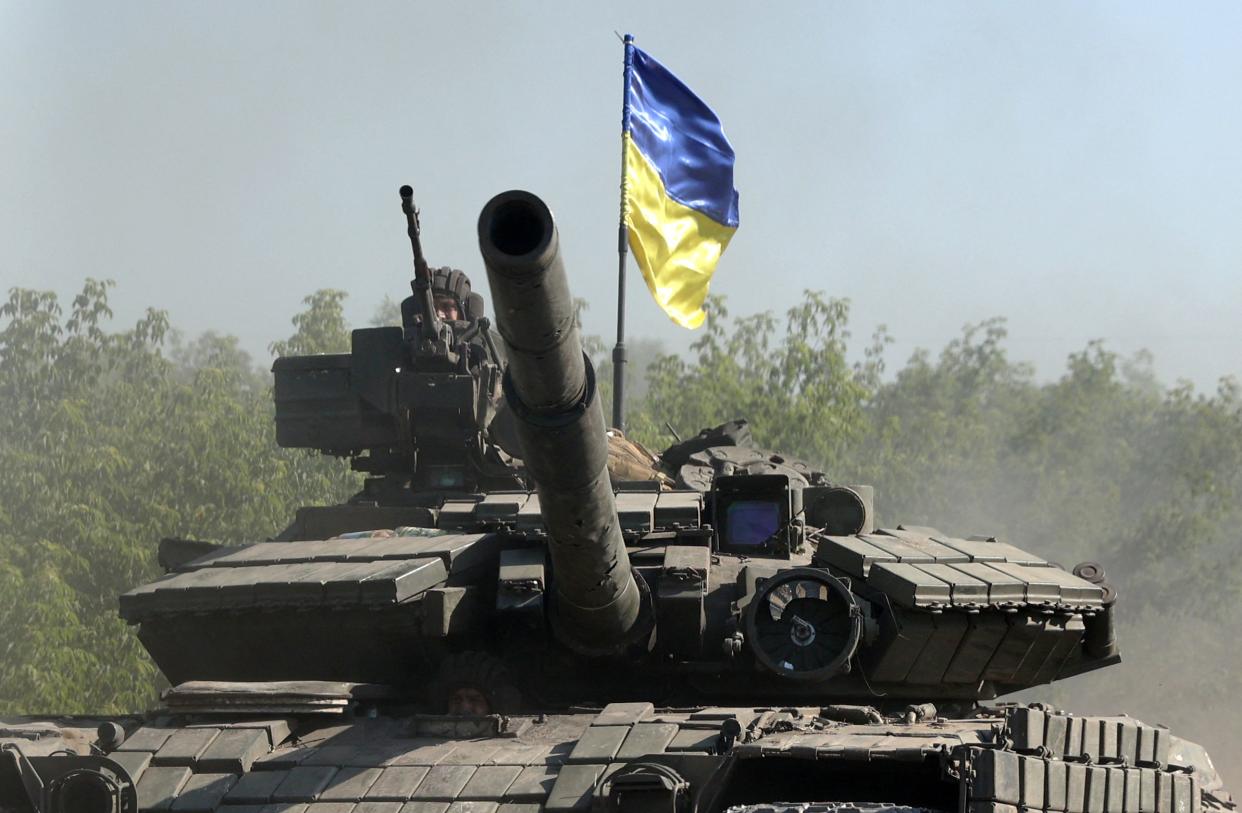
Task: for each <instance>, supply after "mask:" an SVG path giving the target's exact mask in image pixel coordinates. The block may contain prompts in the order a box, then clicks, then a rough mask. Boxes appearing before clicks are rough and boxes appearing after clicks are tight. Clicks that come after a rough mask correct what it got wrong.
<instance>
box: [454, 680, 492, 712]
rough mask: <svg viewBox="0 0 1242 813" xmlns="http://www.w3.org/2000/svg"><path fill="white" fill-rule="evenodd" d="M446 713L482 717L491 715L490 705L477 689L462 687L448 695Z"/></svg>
mask: <svg viewBox="0 0 1242 813" xmlns="http://www.w3.org/2000/svg"><path fill="white" fill-rule="evenodd" d="M448 713H449V714H457V715H462V716H476V717H482V716H484V715H486V714H491V713H492V708H491V704H490V703H488V702H487V698H486V697H484V696H483V692H481V691H479V690H478V689H475V688H471V687H468V686H463V687H461V688H459V689H454V690H453V693H452V694H450V695H449V702H448Z"/></svg>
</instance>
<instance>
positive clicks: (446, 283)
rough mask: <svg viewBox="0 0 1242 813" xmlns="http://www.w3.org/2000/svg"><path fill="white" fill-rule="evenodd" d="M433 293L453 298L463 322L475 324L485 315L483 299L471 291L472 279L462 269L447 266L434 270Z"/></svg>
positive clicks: (432, 279) (432, 277)
mask: <svg viewBox="0 0 1242 813" xmlns="http://www.w3.org/2000/svg"><path fill="white" fill-rule="evenodd" d="M431 292H432V293H433V294H435V295H436V296H447V297H451V298H452V299H453V300H454V301H455V302H456V303H457V312H458V313H459V314H460V315H461V320H462V321H465V322H473V321H474V320H475V319H478V318H479V317H481V316H482V315H483V297H481V296H479V295H478V294H476V293H473V292H472V291H471V290H470V277H468V276H466V272H464V271H462V270H460V269H457V268H450V267H449V266H447V265H446V266H444V267H442V268H434V269H432V271H431Z"/></svg>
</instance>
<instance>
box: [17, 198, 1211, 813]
mask: <svg viewBox="0 0 1242 813" xmlns="http://www.w3.org/2000/svg"><path fill="white" fill-rule="evenodd" d="M402 198H403V210H404V212H405V215H406V218H407V225H408V228H409V233H410V237H411V238H412V240H413V246H414V254H415V279H414V282H413V283H412V295H411V297H410V298H409V299H407V300H406V301H405V303H403V306H402V314H403V325H402V327H400V328H397V327H393V328H368V329H363V330H356V331H354V333H353V339H352V350H351V352H350V353H348V354H338V355H325V356H307V357H293V358H282V359H278V360H277V361H276V363H275V365H274V373H275V389H274V392H275V397H276V403H277V411H276V421H277V438H278V441H279V442H280V443H281V444H282V445H284V446H288V447H295V448H309V449H316V450H319V451H322V452H325V453H328V454H336V455H343V456H347V457H349V458H350V459H351V461H352V464H353V466H354V468H355V469H357V470H358V471H361V472H364V473H366V474H367V475H368V476H367V478H366V480H365V483H364V485H363V487H362V490H361V491H360V492H359V493H358V494H357V495H355V496H354V497H353V498H352V499H350V500H349V501H348V502H347V503H345V504H342V505H336V506H308V507H305V508H303V509H301V510H299V511H298V513H297V516H296V517H294V518H293V519H292V521H291V523H290V525H289V527H288V528H286V529H285V530H284V531H283V532H281V533H280V534H279V535H278V536H277V537H275V538H273V539H270V540H267V541H257V542H255V543H254V544H250V545H244V546H221V545H215V544H211V543H208V542H201V541H192V540H164V541H163V542H161V543H160V562H161V564H162V565H163V566H164V568H165V570H166V574H165V575H164V576H162V577H161V578H159V579H157V580H156V581H154V582H152V583H150V584H146V585H141V586H138V587H135V588H134V589H133V590H130V591H129V592H127V593H125V594H124V595H123V596H121V597H120V613H121V615H122V617H123V618H124V619H125V620H126V621H127V622H129V623H130V624H131V625H133V626H134V627H135V628H136V631H137V635H138V637H139V639H140V640H141V641H142V643H143V644H144V645H145V647H146V648H147V650H148V651H149V652H150V654H151V657H152V658H153V659H154V661H155V663H156V664H158V666H159V668H160V669H161V671H162V673H163V675H164V676H165V677H166V678H167V680H168V683H169V688H168V689H167V690H166V691H165V692H164V693H163V695H162V699H161V706H160V707H159V708H157V709H155V710H153V711H151V712H148V713H146V714H142V715H132V716H128V717H120V718H115V719H98V720H95V719H91V720H87V719H82V718H73V719H65V720H59V721H56V722H55V723H47V722H43V723H38V724H36V723H33V722H29V721H26V722H23V721H9V722H8V723H6V724H5V727H4V728H3V729H0V811H4V813H10V812H15V811H22V813H34V812H35V811H37V812H38V813H53V812H55V813H122V811H123V812H124V813H133V812H134V811H156V810H159V811H164V810H171V811H187V812H189V813H208V812H209V811H219V812H220V813H277V811H287V812H288V813H347V812H349V813H568V811H586V810H595V811H617V812H618V813H644V812H646V811H650V812H651V813H656V811H661V812H662V813H699V812H700V811H701V812H702V813H726V812H727V813H761V812H762V813H795V812H796V813H811V812H812V811H814V812H815V813H819V812H820V811H824V812H827V811H842V812H843V813H845V812H846V811H848V812H849V813H887V812H888V811H894V812H897V811H937V812H938V813H1018V811H1050V812H1052V813H1204V812H1205V811H1215V810H1226V809H1233V802H1232V800H1231V797H1230V795H1229V794H1228V792H1227V791H1226V790H1225V789H1224V787H1223V786H1222V783H1221V780H1220V778H1219V776H1218V775H1217V774H1216V772H1215V771H1214V769H1213V767H1212V764H1211V761H1210V760H1209V758H1208V756H1207V754H1206V753H1205V752H1204V750H1203V749H1202V748H1200V747H1199V746H1197V745H1195V744H1194V743H1191V742H1188V741H1186V740H1184V739H1182V738H1180V737H1178V736H1177V735H1176V734H1174V733H1173V732H1171V731H1169V730H1168V729H1166V728H1163V727H1160V726H1154V725H1147V724H1145V723H1142V722H1140V721H1138V720H1135V719H1133V718H1130V717H1127V716H1124V715H1119V716H1081V715H1075V714H1070V713H1067V712H1063V711H1059V710H1057V709H1055V708H1053V707H1051V706H1049V705H1046V704H1041V703H1029V702H1024V703H1017V702H1006V701H1004V700H1001V699H999V698H1003V697H1005V696H1006V695H1011V694H1013V693H1016V692H1019V691H1023V690H1028V689H1032V688H1033V687H1038V686H1042V685H1046V684H1050V683H1053V682H1054V681H1057V680H1061V679H1064V678H1069V677H1072V676H1074V675H1078V674H1081V673H1084V672H1088V671H1092V670H1096V669H1101V668H1104V667H1107V666H1111V665H1113V664H1116V663H1118V661H1119V660H1120V656H1119V651H1118V645H1117V642H1116V640H1115V636H1114V632H1113V618H1114V613H1115V611H1116V608H1117V606H1118V605H1117V604H1116V599H1117V591H1116V589H1115V588H1114V587H1113V586H1112V585H1110V584H1109V583H1108V581H1107V579H1106V576H1105V573H1104V570H1103V568H1101V567H1100V566H1099V565H1098V564H1095V563H1090V562H1088V563H1083V564H1080V565H1078V566H1077V567H1074V568H1073V569H1072V570H1067V569H1064V568H1062V567H1061V566H1059V565H1057V564H1055V563H1052V562H1049V561H1046V560H1044V559H1043V558H1041V557H1040V556H1039V555H1038V554H1037V553H1034V552H1030V551H1028V550H1027V549H1025V548H1022V547H1018V546H1017V545H1016V544H1012V543H1009V542H1005V541H1001V540H998V539H996V538H993V537H991V536H987V535H982V536H960V535H954V534H951V533H944V532H941V531H939V530H937V529H935V528H931V527H925V526H914V525H897V526H896V527H893V528H877V527H875V519H874V516H875V512H874V505H875V500H876V495H875V494H874V491H873V489H871V488H870V487H868V486H865V485H858V484H848V483H837V482H832V481H830V479H829V476H828V475H827V474H826V473H824V472H820V471H817V470H815V469H814V468H813V467H811V466H808V465H806V464H805V463H803V462H800V461H798V460H795V459H792V458H789V457H786V456H783V455H779V454H775V453H772V452H768V451H765V450H762V449H759V448H757V447H756V446H755V445H754V444H753V443H752V442H751V439H750V433H749V427H748V426H747V425H746V423H745V421H740V420H739V421H733V422H730V423H727V424H723V425H721V426H718V427H714V428H710V429H706V430H704V431H703V432H702V433H700V434H699V435H698V436H697V437H694V438H689V439H687V440H685V441H682V442H679V443H677V444H675V445H674V446H672V447H670V448H669V449H667V450H665V451H664V452H663V454H662V455H660V456H659V459H658V460H655V461H652V463H651V467H650V468H651V471H650V472H648V474H649V475H650V476H644V477H639V478H638V479H634V478H633V474H634V470H635V469H634V467H633V466H631V467H629V468H625V469H624V471H625V472H628V474H629V476H622V475H621V474H620V472H621V471H622V470H623V469H622V468H621V467H616V466H611V465H610V460H611V459H612V458H613V457H614V456H615V455H614V452H615V448H614V447H615V444H616V442H617V439H616V438H615V437H613V438H610V437H609V436H608V433H607V431H606V424H605V421H604V415H603V411H602V407H601V403H600V398H599V394H598V389H597V386H596V381H595V372H594V370H593V368H592V365H591V362H590V359H589V358H588V357H587V356H586V355H585V354H584V353H583V351H582V346H581V341H580V337H579V335H578V328H577V325H576V321H575V314H574V309H573V299H572V296H571V294H570V288H569V282H568V277H567V274H566V270H565V267H564V265H563V263H562V260H561V255H560V248H559V240H558V235H557V230H556V226H555V224H554V221H553V218H552V215H551V212H550V211H549V209H548V207H547V206H546V205H545V204H544V203H543V202H542V201H541V200H540V199H539V198H537V197H535V196H534V195H532V194H530V193H527V192H520V191H512V192H506V193H503V194H501V195H498V196H497V197H495V198H493V199H492V200H491V201H490V202H489V203H488V204H487V205H486V206H485V207H484V208H483V210H482V213H481V215H480V218H479V223H478V236H479V246H480V251H481V254H482V259H483V265H484V266H485V268H486V271H487V279H488V282H489V284H490V289H491V296H492V298H493V301H494V305H495V313H496V321H495V326H494V327H493V325H492V324H491V322H490V321H489V320H488V319H487V318H486V317H485V316H484V315H483V302H482V300H481V298H479V297H478V296H477V295H475V294H469V295H468V296H466V295H464V291H465V290H468V286H467V288H466V289H462V291H463V296H462V297H461V300H462V301H459V302H458V303H457V304H458V305H460V306H461V307H460V310H459V311H458V310H454V311H453V314H454V315H455V316H456V317H458V318H455V319H454V318H448V317H444V316H441V315H439V314H438V312H437V311H436V309H435V307H436V306H435V305H434V303H433V296H432V290H433V286H434V284H435V282H434V281H435V279H436V273H438V272H437V271H435V270H433V269H430V268H429V267H428V266H427V264H426V262H425V261H424V260H423V258H422V251H421V243H420V240H419V231H418V223H417V211H416V210H415V209H414V207H413V204H412V192H410V191H409V189H408V187H406V188H403V189H402ZM446 278H452V279H458V283H459V282H460V279H459V278H454V277H452V275H451V274H447V275H446ZM458 283H454V284H455V285H457V284H458ZM458 287H459V288H460V285H459V286H458ZM638 468H639V470H640V473H642V472H641V468H642V467H641V466H639V467H638Z"/></svg>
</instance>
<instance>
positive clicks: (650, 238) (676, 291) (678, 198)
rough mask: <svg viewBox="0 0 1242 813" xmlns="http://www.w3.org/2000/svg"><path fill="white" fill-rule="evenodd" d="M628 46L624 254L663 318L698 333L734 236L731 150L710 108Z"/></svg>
mask: <svg viewBox="0 0 1242 813" xmlns="http://www.w3.org/2000/svg"><path fill="white" fill-rule="evenodd" d="M626 45H627V50H628V51H630V53H628V54H627V57H629V59H627V60H626V68H627V70H626V110H625V115H624V128H625V131H624V144H625V183H624V189H625V225H626V229H627V231H628V232H629V245H630V250H631V251H633V252H634V257H635V259H637V260H638V266H639V268H640V269H642V272H643V279H645V280H646V281H647V287H648V288H650V289H651V295H652V296H654V297H655V300H656V302H657V303H659V305H660V307H661V308H663V309H664V312H665V313H667V314H668V315H669V317H670V318H672V320H673V321H674V322H676V323H677V324H679V325H681V326H682V327H687V328H696V327H698V326H699V325H701V324H703V300H704V299H705V298H706V297H707V285H708V282H709V281H710V280H711V278H712V273H713V272H714V271H715V270H716V263H717V262H718V261H719V260H720V255H721V253H722V252H723V251H724V250H725V247H726V246H728V245H729V240H731V239H732V238H733V233H734V232H736V231H737V224H738V216H737V200H738V196H737V190H736V189H734V188H733V147H731V146H730V145H729V140H728V139H727V138H725V134H724V131H723V130H722V129H721V126H720V119H718V118H716V114H715V113H713V112H712V111H711V108H709V107H708V106H707V105H705V104H704V103H703V101H702V100H701V99H699V97H698V96H695V95H694V93H693V92H691V90H690V89H689V88H688V87H686V86H685V85H684V84H682V82H681V80H679V79H678V78H677V77H676V76H673V74H671V73H669V71H668V69H666V68H665V67H664V66H663V65H661V64H660V63H659V62H656V61H655V60H654V59H652V58H651V57H650V56H649V55H648V54H647V53H645V52H644V51H642V50H641V49H639V48H637V47H635V46H634V45H633V44H631V43H629V42H627V43H626Z"/></svg>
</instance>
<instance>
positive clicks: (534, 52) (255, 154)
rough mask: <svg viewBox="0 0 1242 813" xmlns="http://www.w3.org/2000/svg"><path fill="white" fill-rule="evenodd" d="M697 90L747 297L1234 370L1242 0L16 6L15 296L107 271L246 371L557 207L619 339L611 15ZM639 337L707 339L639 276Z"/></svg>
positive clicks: (1057, 368) (633, 306) (140, 302)
mask: <svg viewBox="0 0 1242 813" xmlns="http://www.w3.org/2000/svg"><path fill="white" fill-rule="evenodd" d="M626 32H628V33H632V34H634V36H635V37H636V41H637V44H638V45H639V46H640V47H643V48H644V49H645V50H647V51H648V52H649V53H651V54H652V55H653V56H655V57H656V58H657V59H659V60H660V61H662V62H663V63H664V64H665V65H666V66H667V67H669V68H670V69H671V70H672V71H673V72H674V73H676V74H677V75H678V76H679V77H680V78H681V79H682V80H683V81H685V82H686V83H687V84H688V85H689V86H690V87H692V88H693V89H694V90H695V91H696V92H697V93H698V94H699V95H700V96H701V97H702V98H703V99H704V100H706V101H707V102H708V104H710V105H711V106H712V107H713V108H714V109H715V110H716V112H717V114H718V115H719V116H720V118H721V120H722V121H723V123H724V128H725V132H726V133H727V135H728V136H729V138H730V140H731V142H732V144H733V146H734V149H735V151H736V153H737V166H736V183H737V188H738V190H739V192H740V195H741V205H740V212H741V226H740V228H739V230H738V233H737V236H736V237H735V238H734V240H733V243H732V245H731V246H730V248H729V249H728V251H727V252H726V254H725V256H724V258H723V259H722V261H721V263H720V266H719V269H718V271H717V274H716V277H715V279H714V280H713V284H712V290H713V292H715V293H719V294H723V295H725V296H726V297H727V301H728V303H729V307H730V310H731V311H733V312H734V313H750V312H754V311H758V310H774V311H782V310H784V309H785V308H787V307H788V306H789V305H790V304H791V303H792V302H793V301H795V300H796V299H797V298H798V296H799V293H800V292H801V291H802V290H803V289H806V288H810V289H816V290H822V291H824V292H826V293H828V294H830V295H833V296H840V297H848V298H849V299H850V300H851V302H852V305H853V310H852V320H851V325H852V330H853V334H854V338H855V344H856V345H857V346H858V347H861V346H862V345H863V344H864V343H865V341H866V339H867V337H869V336H870V334H871V333H872V331H873V330H874V329H875V328H876V326H878V325H881V324H883V325H887V327H888V330H889V332H890V333H891V334H892V336H893V337H894V338H895V342H894V344H893V345H891V346H890V349H889V352H888V362H889V366H890V369H892V368H894V367H900V366H901V364H902V363H903V362H904V361H905V359H906V358H908V357H909V355H910V354H911V352H913V351H914V350H915V349H916V348H918V347H924V348H928V349H930V350H931V351H932V352H933V353H934V352H937V351H938V350H939V349H940V348H941V347H943V346H944V345H945V344H946V343H947V342H948V341H949V340H951V339H952V338H954V337H955V336H957V335H959V334H960V331H961V328H962V326H963V325H965V324H967V323H975V322H979V321H982V320H984V319H987V318H989V317H993V316H1004V317H1006V318H1007V319H1008V324H1009V329H1010V340H1009V347H1010V350H1011V354H1012V355H1013V356H1014V357H1016V358H1018V359H1022V360H1027V361H1030V362H1032V363H1033V364H1034V365H1035V367H1036V370H1037V371H1038V374H1039V375H1040V377H1041V378H1045V379H1047V378H1054V377H1056V376H1058V375H1060V373H1061V372H1062V371H1063V370H1064V365H1065V359H1066V357H1067V356H1068V354H1070V353H1072V352H1075V351H1077V350H1081V349H1082V348H1083V347H1084V346H1085V345H1086V343H1087V342H1088V341H1089V340H1092V339H1103V340H1104V341H1105V343H1106V346H1107V347H1109V348H1111V349H1113V350H1115V351H1117V352H1119V353H1122V354H1126V355H1128V354H1131V353H1134V352H1136V351H1138V350H1140V349H1143V348H1146V349H1149V350H1150V351H1151V352H1152V353H1153V354H1154V356H1155V367H1156V370H1157V372H1158V374H1159V375H1160V376H1161V377H1162V378H1163V379H1164V380H1166V381H1168V382H1172V381H1174V380H1177V379H1186V380H1189V381H1191V382H1193V383H1194V384H1195V385H1197V386H1198V387H1199V388H1202V389H1207V390H1211V389H1213V388H1214V387H1215V383H1216V381H1217V379H1218V378H1219V377H1220V376H1223V375H1238V376H1242V352H1240V350H1239V348H1240V347H1242V319H1240V318H1239V315H1240V314H1242V273H1240V271H1242V228H1239V224H1238V220H1239V215H1240V213H1242V157H1240V150H1242V82H1240V81H1239V77H1240V76H1242V48H1239V47H1238V43H1239V42H1240V41H1242V5H1240V4H1237V3H1226V2H1221V3H1192V4H1161V5H1157V4H1149V3H1122V2H1118V3H1093V2H1044V3H1028V4H1018V3H986V2H974V3H962V2H943V3H935V4H929V3H914V2H909V3H887V2H849V3H845V2H803V3H795V2H790V3H782V4H762V5H761V4H756V3H753V2H751V3H742V2H727V1H726V0H721V1H720V2H714V3H684V4H672V3H667V2H627V3H615V4H603V3H580V2H544V3H534V2H531V3H516V2H506V3H502V2H476V3H444V2H434V3H433V2H412V1H411V0H406V1H405V2H368V3H352V4H345V3H326V2H276V1H272V2H263V3H242V2H229V3H201V2H198V3H190V2H125V3H65V2H55V1H54V0H41V1H40V2H19V1H18V0H0V146H2V149H0V289H3V290H7V289H9V288H11V287H14V286H17V287H28V288H39V289H51V290H55V291H58V292H60V293H61V294H62V295H63V296H66V297H68V296H70V295H71V294H72V293H74V292H75V291H77V290H78V289H79V288H80V286H81V282H82V280H83V278H85V277H87V276H93V277H102V278H111V279H114V280H116V281H117V283H118V285H117V288H116V289H115V292H114V295H113V305H114V309H115V311H116V314H117V318H118V321H119V322H120V323H121V324H125V323H132V322H133V321H135V320H136V319H137V318H138V316H139V315H140V314H141V313H142V312H143V310H144V309H145V308H147V307H148V306H153V307H158V308H163V309H165V310H167V311H168V312H169V315H170V317H171V320H172V322H173V324H174V326H176V327H178V328H180V329H182V330H184V331H186V332H187V333H190V334H194V333H197V332H200V331H203V330H208V329H214V330H219V331H224V332H229V333H234V334H236V335H238V336H239V337H240V338H241V340H242V343H243V346H244V347H246V348H247V349H248V350H250V351H251V352H252V353H253V354H254V355H255V356H256V357H257V358H259V359H264V360H265V359H267V358H268V353H267V350H266V348H267V344H268V343H269V342H271V341H272V340H274V339H278V338H282V337H285V336H287V335H288V334H289V333H290V332H291V331H292V328H291V326H290V323H289V320H290V318H291V317H292V316H293V314H294V313H296V312H297V311H298V309H299V307H300V303H301V300H302V298H303V297H304V296H306V295H307V294H309V293H310V292H312V291H314V290H316V289H319V288H340V289H345V290H347V291H349V292H350V299H349V304H348V310H347V315H348V317H349V318H350V320H351V321H352V322H353V323H354V324H355V325H357V326H363V325H364V324H365V323H366V322H367V321H368V320H369V319H370V317H371V316H372V314H373V312H374V310H375V307H376V306H377V304H378V303H379V302H380V301H381V300H382V299H383V298H384V296H385V295H390V296H393V297H394V298H400V297H401V296H403V295H404V294H405V293H406V292H407V291H408V279H409V277H410V275H411V263H410V252H409V245H408V242H407V240H406V236H405V232H404V223H403V218H402V215H401V211H400V203H399V199H398V196H397V188H398V187H399V186H400V185H401V184H403V183H410V184H412V185H413V186H414V189H415V194H416V200H417V202H418V205H419V206H420V207H421V208H422V211H423V215H422V225H423V239H424V246H425V249H426V253H427V256H428V259H429V260H430V262H431V263H432V264H433V265H440V264H451V265H455V266H458V267H461V268H463V269H464V270H466V271H467V273H470V274H471V275H472V276H473V277H474V278H475V281H476V285H477V286H479V287H483V280H484V275H483V272H482V266H481V262H480V259H479V254H478V248H477V238H476V235H475V224H476V220H477V217H478V212H479V210H480V209H481V208H482V206H483V204H484V203H485V202H486V201H487V200H488V199H489V198H490V197H491V196H492V195H493V194H495V193H497V192H500V191H503V190H506V189H511V188H525V189H529V190H531V191H533V192H535V193H536V194H538V195H540V196H541V197H543V198H544V199H545V200H546V201H547V202H548V203H549V205H550V206H551V207H552V209H553V211H554V212H555V213H556V215H557V218H558V222H559V228H560V232H561V241H562V247H563V252H564V257H565V261H566V267H567V269H568V270H569V273H570V283H571V286H572V287H573V290H574V292H575V294H576V295H578V296H581V297H584V298H586V299H587V300H589V302H590V303H591V310H590V311H589V312H588V313H587V317H586V329H587V330H588V331H589V332H593V333H598V334H601V335H604V336H605V337H608V338H609V339H610V340H611V336H612V335H613V332H614V330H615V328H614V322H613V319H614V315H615V311H616V267H617V256H616V242H617V241H616V231H617V218H618V206H619V202H618V184H619V172H620V134H619V129H620V105H621V78H622V76H621V57H622V46H621V44H620V42H619V34H621V33H626ZM629 280H630V282H629V286H628V287H629V296H628V300H627V303H628V304H627V310H628V314H629V316H628V329H629V334H630V336H631V337H637V336H645V337H654V338H657V339H659V340H661V341H663V342H664V343H665V344H666V346H668V347H669V348H671V349H683V348H685V347H687V346H688V344H689V342H690V341H692V340H693V338H694V334H693V333H690V332H688V331H685V330H683V329H681V328H678V327H676V326H675V325H674V324H673V323H672V322H670V321H669V320H668V319H667V317H665V316H664V315H663V314H662V312H660V311H659V309H658V308H657V307H656V306H655V305H654V304H653V303H652V301H651V300H650V298H649V297H648V295H647V293H646V291H645V289H644V287H643V286H642V283H641V279H640V277H639V275H638V272H637V270H636V268H634V266H633V265H632V264H631V266H630V277H629Z"/></svg>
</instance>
